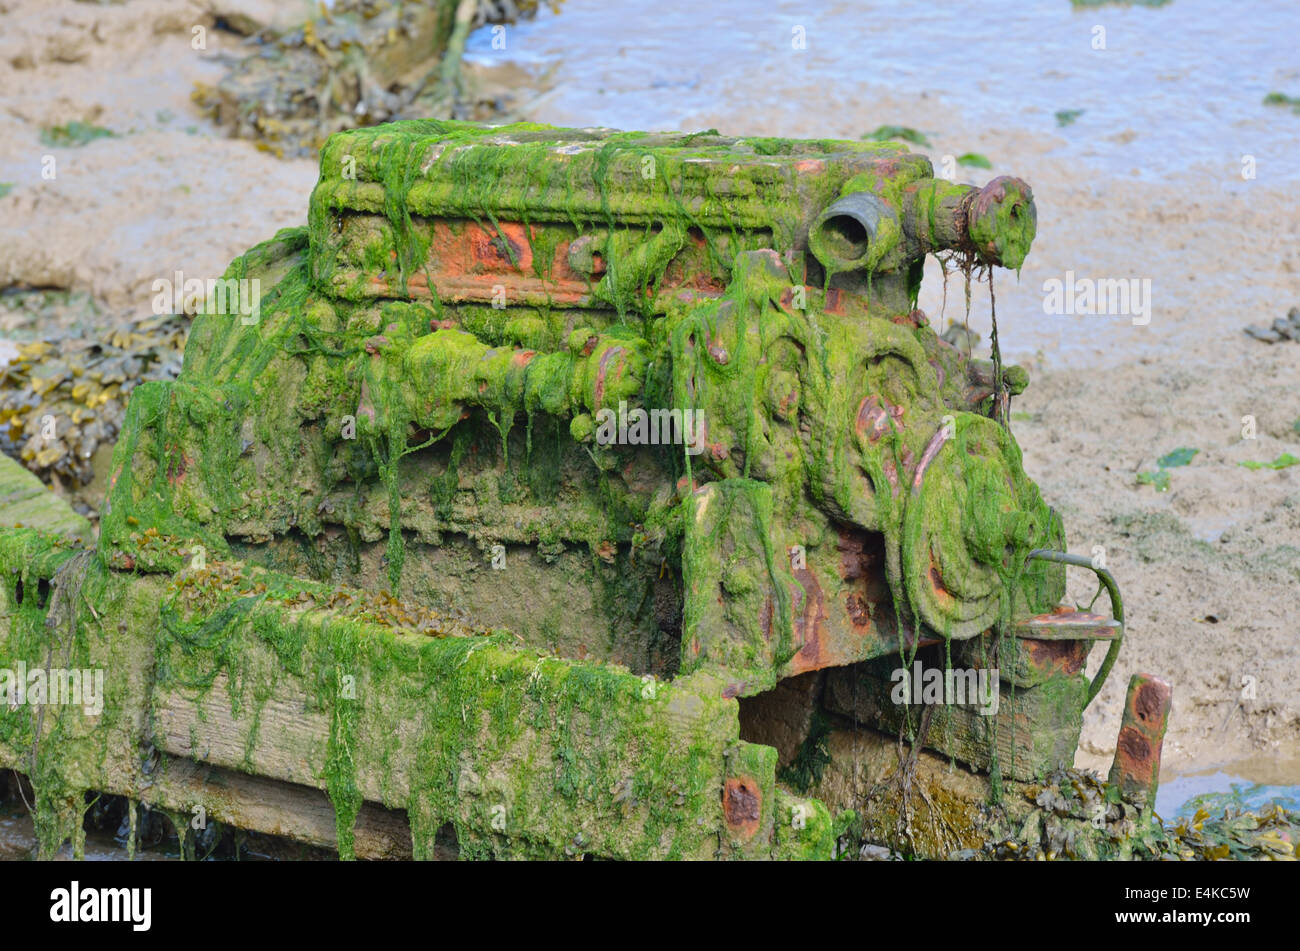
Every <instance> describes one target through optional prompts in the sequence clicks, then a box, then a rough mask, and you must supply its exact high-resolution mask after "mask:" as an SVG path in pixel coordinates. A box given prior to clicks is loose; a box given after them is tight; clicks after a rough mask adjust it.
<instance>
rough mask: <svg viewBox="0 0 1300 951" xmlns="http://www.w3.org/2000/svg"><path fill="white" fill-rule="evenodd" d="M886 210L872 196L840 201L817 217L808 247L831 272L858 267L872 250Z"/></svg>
mask: <svg viewBox="0 0 1300 951" xmlns="http://www.w3.org/2000/svg"><path fill="white" fill-rule="evenodd" d="M884 211H885V208H884V205H883V203H882V202H881V200H880V199H879V198H877V197H876V196H875V195H873V194H872V193H870V192H854V193H852V194H850V195H845V196H844V197H842V198H840V199H837V200H836V201H835V202H833V203H832V204H831V205H830V206H829V207H828V208H827V209H826V210H825V211H823V212H822V213H821V214H820V215H818V216H817V220H816V221H814V222H813V225H812V228H810V229H809V231H808V247H809V248H810V249H811V251H812V253H813V254H814V255H816V257H817V260H819V261H820V262H821V263H822V264H823V265H824V266H825V267H826V268H827V269H828V270H831V271H847V270H852V269H853V268H856V267H859V266H861V265H862V263H863V262H864V261H865V260H866V257H867V254H868V253H869V252H870V250H871V242H872V241H873V240H874V239H875V236H876V231H877V229H878V228H879V225H880V216H881V215H882V214H883V213H884Z"/></svg>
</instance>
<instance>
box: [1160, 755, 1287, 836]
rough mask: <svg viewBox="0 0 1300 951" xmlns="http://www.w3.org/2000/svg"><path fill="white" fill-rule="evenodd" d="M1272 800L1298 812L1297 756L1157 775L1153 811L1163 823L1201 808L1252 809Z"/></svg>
mask: <svg viewBox="0 0 1300 951" xmlns="http://www.w3.org/2000/svg"><path fill="white" fill-rule="evenodd" d="M1273 802H1276V803H1278V804H1279V805H1281V806H1284V807H1285V808H1287V809H1289V810H1293V811H1296V812H1300V758H1286V757H1283V758H1280V759H1279V758H1277V757H1264V756H1259V757H1253V758H1250V759H1244V760H1234V761H1233V762H1230V763H1225V764H1222V765H1220V766H1215V767H1211V768H1209V769H1205V770H1200V771H1198V772H1195V773H1187V774H1184V775H1180V776H1174V777H1172V778H1165V777H1161V779H1160V787H1159V789H1158V790H1157V791H1156V813H1157V814H1159V816H1160V818H1161V819H1163V820H1164V821H1165V822H1172V821H1174V820H1175V819H1177V818H1179V817H1182V816H1187V817H1191V816H1193V815H1195V814H1196V811H1197V810H1198V809H1200V808H1202V807H1204V808H1205V809H1206V810H1207V811H1208V812H1210V813H1211V814H1218V813H1220V812H1222V810H1223V809H1224V808H1225V807H1226V806H1229V805H1232V806H1234V807H1236V808H1238V809H1242V810H1249V811H1251V812H1256V811H1258V810H1260V809H1262V808H1264V807H1265V806H1267V805H1269V804H1270V803H1273Z"/></svg>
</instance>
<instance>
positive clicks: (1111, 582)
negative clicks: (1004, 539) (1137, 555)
mask: <svg viewBox="0 0 1300 951" xmlns="http://www.w3.org/2000/svg"><path fill="white" fill-rule="evenodd" d="M1034 558H1037V559H1039V560H1040V561H1056V562H1060V563H1061V564H1063V565H1074V566H1076V567H1078V568H1087V569H1088V570H1089V571H1091V572H1092V573H1093V574H1095V575H1096V576H1097V580H1098V581H1100V582H1101V585H1102V587H1104V588H1105V589H1106V594H1107V595H1108V596H1109V597H1110V613H1111V617H1113V618H1114V619H1115V621H1116V623H1117V624H1118V625H1119V636H1118V637H1116V638H1115V639H1114V640H1113V641H1111V642H1110V649H1109V650H1107V651H1106V659H1105V660H1103V661H1102V662H1101V669H1100V670H1098V671H1097V676H1095V677H1093V678H1092V683H1091V684H1089V685H1088V700H1087V702H1086V703H1084V705H1083V708H1084V709H1085V710H1086V709H1088V704H1090V703H1092V701H1093V698H1094V697H1096V696H1097V694H1098V693H1100V692H1101V687H1102V684H1104V683H1105V682H1106V677H1107V675H1108V674H1110V669H1111V668H1112V667H1114V666H1115V659H1116V658H1117V657H1119V648H1120V644H1121V643H1123V641H1124V601H1123V599H1121V598H1120V596H1119V585H1118V584H1116V583H1115V577H1114V575H1112V574H1111V573H1110V572H1109V571H1107V570H1106V569H1105V568H1098V567H1097V566H1096V565H1094V564H1093V563H1092V559H1091V558H1085V557H1084V556H1083V555H1071V554H1070V553H1069V552H1064V551H1053V550H1052V549H1050V548H1035V549H1034V550H1033V551H1031V552H1030V553H1029V559H1030V560H1032V559H1034Z"/></svg>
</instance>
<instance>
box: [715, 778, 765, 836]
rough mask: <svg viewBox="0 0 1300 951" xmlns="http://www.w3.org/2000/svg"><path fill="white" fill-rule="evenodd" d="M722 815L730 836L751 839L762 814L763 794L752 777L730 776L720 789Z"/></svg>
mask: <svg viewBox="0 0 1300 951" xmlns="http://www.w3.org/2000/svg"><path fill="white" fill-rule="evenodd" d="M722 813H723V815H724V816H725V817H726V820H727V828H728V829H729V830H730V832H731V834H732V835H734V836H737V837H738V838H741V839H750V838H753V836H754V833H756V832H757V831H758V820H759V818H760V817H761V816H762V814H763V794H762V793H761V792H760V791H759V786H758V783H757V782H756V781H755V780H754V778H753V777H752V776H732V777H730V778H729V779H728V780H727V781H726V784H725V785H724V786H723V787H722Z"/></svg>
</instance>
